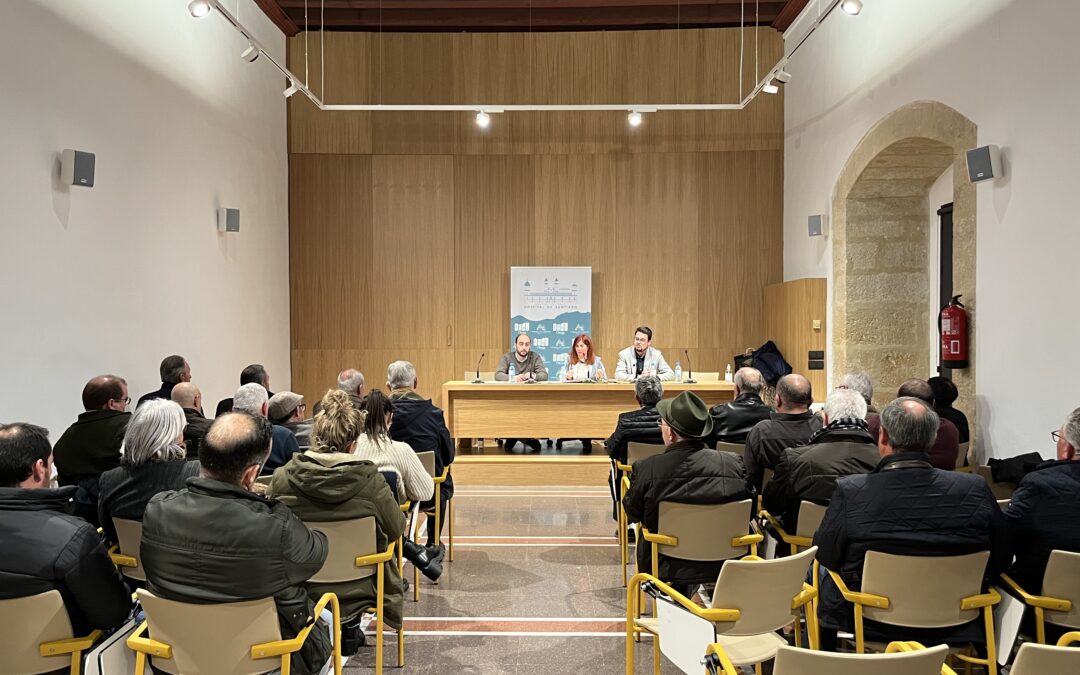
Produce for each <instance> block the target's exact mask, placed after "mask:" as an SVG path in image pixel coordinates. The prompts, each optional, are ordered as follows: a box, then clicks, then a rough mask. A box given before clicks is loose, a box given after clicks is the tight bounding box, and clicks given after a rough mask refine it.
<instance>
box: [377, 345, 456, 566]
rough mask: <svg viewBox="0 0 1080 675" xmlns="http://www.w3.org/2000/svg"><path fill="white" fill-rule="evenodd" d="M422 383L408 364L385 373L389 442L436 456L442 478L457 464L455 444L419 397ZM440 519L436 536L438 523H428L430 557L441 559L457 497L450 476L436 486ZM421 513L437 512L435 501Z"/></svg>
mask: <svg viewBox="0 0 1080 675" xmlns="http://www.w3.org/2000/svg"><path fill="white" fill-rule="evenodd" d="M418 382H419V380H418V379H417V377H416V367H415V366H413V364H411V363H409V362H408V361H394V362H393V363H391V364H390V367H389V368H387V370H386V388H387V389H389V390H390V400H391V401H392V402H393V404H394V416H393V418H392V419H391V422H390V438H392V439H393V440H395V441H401V442H403V443H408V444H409V447H411V448H412V449H413V452H429V451H433V452H434V453H435V475H436V476H441V475H442V472H443V469H444V468H446V467H449V466H450V465H451V464H453V462H454V442H453V440H452V439H451V438H450V431H449V429H447V428H446V420H445V418H444V416H443V411H442V410H441V409H440V408H437V407H436V406H435V404H433V403H432V402H431V399H429V398H424V397H423V396H421V395H420V394H418V393H416V386H417V384H418ZM437 487H438V488H439V490H438V493H439V494H438V495H437V496H438V497H439V499H440V500H441V502H442V503H441V505H440V506H439V509H440V513H441V519H440V521H439V530H440V532H439V533H438V534H436V532H435V519H434V518H428V521H427V530H428V532H427V547H428V549H429V550H428V555H429V556H431V557H432V558H438V557H439V556H440V555H442V552H443V545H442V543H441V535H442V532H441V530H442V528H444V527H446V502H447V501H448V500H449V499H450V498H451V497H453V496H454V478H453V476H452V475H450V474H449V473H447V475H446V481H445V482H444V483H442V484H441V485H439V486H437ZM420 509H421V510H422V511H424V512H426V513H433V512H434V511H435V497H432V498H431V501H427V502H423V503H422V504H421V505H420Z"/></svg>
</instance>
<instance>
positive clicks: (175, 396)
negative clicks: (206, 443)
mask: <svg viewBox="0 0 1080 675" xmlns="http://www.w3.org/2000/svg"><path fill="white" fill-rule="evenodd" d="M172 400H173V401H174V402H176V403H177V404H179V406H180V407H181V408H183V410H184V418H185V419H186V420H187V426H185V427H184V444H185V445H186V446H187V456H188V459H198V458H199V444H200V443H202V439H203V436H205V435H206V431H207V430H208V429H209V428H210V420H208V419H206V417H205V416H203V409H202V392H201V391H199V388H198V387H196V386H195V384H194V383H192V382H181V383H180V384H178V385H176V386H175V387H173V390H172Z"/></svg>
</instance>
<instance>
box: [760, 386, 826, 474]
mask: <svg viewBox="0 0 1080 675" xmlns="http://www.w3.org/2000/svg"><path fill="white" fill-rule="evenodd" d="M813 402H814V395H813V391H812V390H811V388H810V380H807V379H806V378H805V377H803V376H802V375H798V374H795V373H792V374H791V375H785V376H783V377H781V378H780V380H779V381H778V382H777V383H776V410H774V411H772V413H771V417H770V418H769V419H766V420H762V421H760V422H758V423H757V424H756V425H755V426H754V428H753V429H751V430H750V433H749V435H747V437H746V452H745V453H744V455H743V460H744V461H745V462H746V474H747V476H748V477H749V478H750V484H751V485H753V486H754V490H756V491H758V492H761V484H762V482H763V481H764V479H765V469H772V470H774V471H775V470H776V465H777V464H778V463H779V462H780V455H781V453H783V452H784V450H787V449H788V448H793V447H795V446H796V445H802V444H803V443H805V442H806V441H807V439H809V438H810V436H811V435H813V433H814V432H815V431H817V430H818V429H820V428H821V419H820V418H818V416H817V415H815V414H814V413H812V412H810V405H811V404H812V403H813Z"/></svg>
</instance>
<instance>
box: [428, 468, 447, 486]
mask: <svg viewBox="0 0 1080 675" xmlns="http://www.w3.org/2000/svg"><path fill="white" fill-rule="evenodd" d="M449 475H450V465H449V464H448V465H446V466H444V467H443V470H442V473H441V474H440V475H438V476H435V477H434V478H432V479H431V480H432V481H433V482H434V483H435V484H436V485H442V484H443V483H445V482H446V477H447V476H449Z"/></svg>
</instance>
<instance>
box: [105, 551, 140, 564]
mask: <svg viewBox="0 0 1080 675" xmlns="http://www.w3.org/2000/svg"><path fill="white" fill-rule="evenodd" d="M109 559H110V560H112V563H113V564H114V565H116V566H117V567H138V566H139V561H138V560H136V559H135V557H134V556H130V555H124V554H123V553H121V552H120V547H119V546H113V547H112V548H110V549H109Z"/></svg>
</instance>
